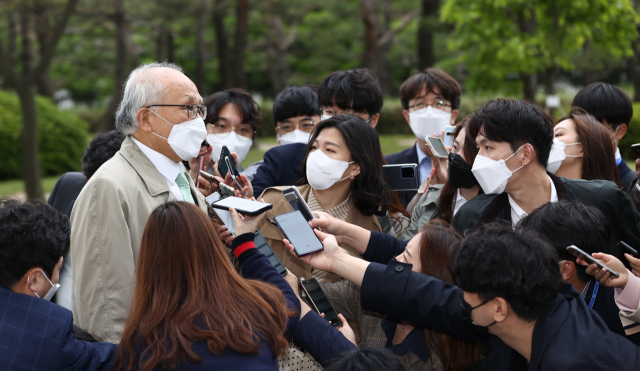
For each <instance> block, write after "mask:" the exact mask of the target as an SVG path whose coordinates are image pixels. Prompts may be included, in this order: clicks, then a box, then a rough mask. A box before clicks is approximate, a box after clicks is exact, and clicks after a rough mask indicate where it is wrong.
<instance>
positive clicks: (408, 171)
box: [400, 166, 416, 178]
mask: <svg viewBox="0 0 640 371" xmlns="http://www.w3.org/2000/svg"><path fill="white" fill-rule="evenodd" d="M400 172H401V173H400V174H401V175H402V177H403V178H413V177H415V176H416V173H415V170H414V168H413V167H411V166H406V167H403V168H402V169H400Z"/></svg>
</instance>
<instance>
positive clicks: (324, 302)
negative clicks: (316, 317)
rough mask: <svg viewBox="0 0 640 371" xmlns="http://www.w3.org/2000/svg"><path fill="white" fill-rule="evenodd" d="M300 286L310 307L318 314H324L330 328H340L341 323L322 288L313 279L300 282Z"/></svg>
mask: <svg viewBox="0 0 640 371" xmlns="http://www.w3.org/2000/svg"><path fill="white" fill-rule="evenodd" d="M300 285H301V286H302V290H304V292H305V294H307V297H308V298H309V301H310V302H311V305H313V310H315V311H316V312H318V313H324V319H326V320H327V321H329V322H331V326H333V327H340V326H342V323H341V322H340V319H339V318H338V313H336V310H335V309H333V306H332V305H331V303H330V302H329V299H328V298H327V295H325V294H324V291H322V287H320V284H319V283H318V281H317V280H316V279H315V278H311V279H308V280H302V281H300Z"/></svg>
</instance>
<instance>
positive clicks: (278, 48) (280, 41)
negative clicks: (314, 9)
mask: <svg viewBox="0 0 640 371" xmlns="http://www.w3.org/2000/svg"><path fill="white" fill-rule="evenodd" d="M267 26H268V28H269V31H268V35H269V44H268V47H267V66H268V69H269V80H271V85H272V86H273V92H274V94H275V95H278V94H279V93H280V92H281V91H282V89H284V88H285V87H286V86H287V74H288V71H287V61H286V60H285V58H284V56H285V50H283V48H282V45H284V43H285V38H286V36H285V33H284V29H283V27H282V21H281V20H280V17H279V16H278V15H276V14H272V15H270V16H269V18H268V19H267Z"/></svg>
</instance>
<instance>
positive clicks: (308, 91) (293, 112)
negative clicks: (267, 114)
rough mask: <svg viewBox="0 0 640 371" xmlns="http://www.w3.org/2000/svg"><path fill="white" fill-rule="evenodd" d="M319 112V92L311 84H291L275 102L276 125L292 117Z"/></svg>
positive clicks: (274, 120)
mask: <svg viewBox="0 0 640 371" xmlns="http://www.w3.org/2000/svg"><path fill="white" fill-rule="evenodd" d="M319 114H320V104H319V103H318V93H317V92H316V90H315V89H314V88H312V87H310V86H297V85H289V86H287V87H286V88H284V89H283V90H282V91H281V92H280V94H278V96H277V97H276V100H275V101H274V102H273V122H274V123H275V124H276V125H278V122H282V121H284V120H287V119H290V118H292V117H297V116H316V115H319Z"/></svg>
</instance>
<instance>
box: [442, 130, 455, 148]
mask: <svg viewBox="0 0 640 371" xmlns="http://www.w3.org/2000/svg"><path fill="white" fill-rule="evenodd" d="M454 130H456V127H455V126H445V128H444V141H443V143H444V145H445V146H447V147H453V131H454Z"/></svg>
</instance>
